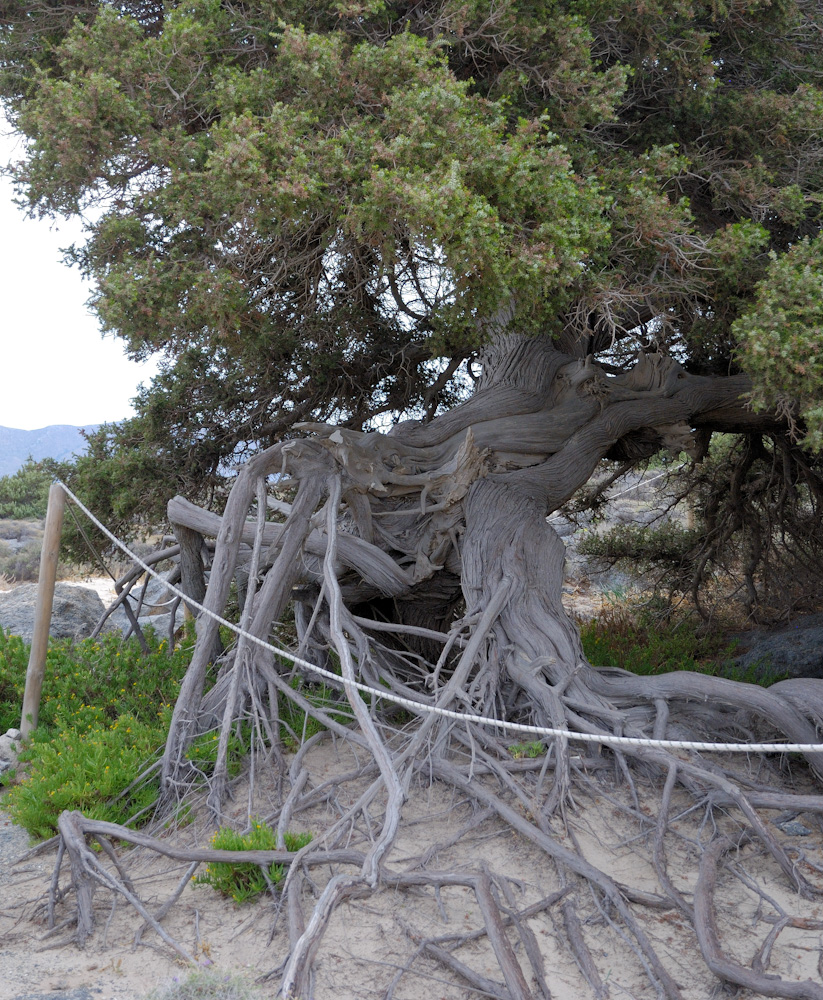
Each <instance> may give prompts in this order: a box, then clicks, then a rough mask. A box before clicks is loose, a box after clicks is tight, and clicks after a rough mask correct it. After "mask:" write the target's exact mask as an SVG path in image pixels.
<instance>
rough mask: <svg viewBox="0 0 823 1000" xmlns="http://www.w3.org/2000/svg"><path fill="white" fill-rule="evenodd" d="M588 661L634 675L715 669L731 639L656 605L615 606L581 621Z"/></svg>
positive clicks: (730, 647) (730, 646)
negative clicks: (592, 617) (710, 631)
mask: <svg viewBox="0 0 823 1000" xmlns="http://www.w3.org/2000/svg"><path fill="white" fill-rule="evenodd" d="M580 637H581V639H582V640H583V651H584V652H585V654H586V658H587V659H588V660H589V662H590V663H593V664H595V665H596V666H601V667H622V668H623V669H624V670H630V671H631V672H632V673H635V674H663V673H668V672H669V671H672V670H694V671H697V672H698V673H707V674H720V673H721V672H722V671H723V666H724V664H727V663H728V661H729V660H730V659H731V658H732V657H733V656H734V643H729V642H727V641H726V640H724V639H723V637H722V636H720V635H717V634H714V635H713V634H710V633H707V632H704V631H703V630H701V629H700V628H699V626H698V624H697V622H696V621H695V619H694V617H692V616H689V615H685V614H683V615H679V616H676V615H674V614H672V612H671V609H669V608H666V607H663V606H660V605H657V606H656V607H655V606H653V605H647V606H645V607H643V606H640V607H631V606H617V607H614V608H609V609H608V610H606V611H604V612H603V613H602V614H601V615H600V616H599V617H597V618H594V619H592V620H591V621H588V622H582V623H581V625H580Z"/></svg>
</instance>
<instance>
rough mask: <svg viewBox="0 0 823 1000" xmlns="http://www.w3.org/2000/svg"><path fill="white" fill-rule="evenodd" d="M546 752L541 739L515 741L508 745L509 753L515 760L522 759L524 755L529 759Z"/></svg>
mask: <svg viewBox="0 0 823 1000" xmlns="http://www.w3.org/2000/svg"><path fill="white" fill-rule="evenodd" d="M545 752H546V746H545V744H544V743H543V742H542V740H533V741H532V742H531V743H515V744H514V745H513V746H510V747H509V753H510V754H511V755H512V757H514V759H515V760H522V758H524V757H529V758H531V759H533V758H535V757H542V756H543V754H544V753H545Z"/></svg>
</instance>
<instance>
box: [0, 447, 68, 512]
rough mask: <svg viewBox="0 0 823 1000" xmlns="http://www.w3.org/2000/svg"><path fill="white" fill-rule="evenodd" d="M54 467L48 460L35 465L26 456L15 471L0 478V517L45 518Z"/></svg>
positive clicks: (55, 467)
mask: <svg viewBox="0 0 823 1000" xmlns="http://www.w3.org/2000/svg"><path fill="white" fill-rule="evenodd" d="M57 465H58V463H57V462H55V461H54V460H53V459H50V458H46V459H43V460H42V461H39V462H35V460H34V459H33V458H32V457H31V456H29V457H28V458H27V459H26V461H25V462H24V463H23V464H22V465H21V466H20V468H19V469H18V470H17V472H14V473H12V474H11V475H10V476H0V518H9V517H11V518H17V519H20V520H29V519H32V518H35V519H36V518H43V517H45V516H46V508H47V507H48V500H49V488H50V487H51V484H52V482H53V481H54V476H55V471H56V469H57Z"/></svg>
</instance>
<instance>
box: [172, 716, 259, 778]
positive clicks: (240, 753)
mask: <svg viewBox="0 0 823 1000" xmlns="http://www.w3.org/2000/svg"><path fill="white" fill-rule="evenodd" d="M251 736H252V732H251V727H250V726H248V725H247V724H246V723H243V724H242V725H241V727H240V731H239V732H238V731H237V729H236V728H235V729H232V731H231V734H230V735H229V742H228V748H227V756H226V771H227V773H228V775H229V777H230V778H233V777H236V775H238V774H239V773H240V768H241V766H242V763H243V760H244V758H245V756H246V754H247V752H248V748H249V741H250V739H251ZM219 745H220V734H219V733H217V732H213V731H210V732H207V733H202V734H201V735H200V736H198V737H196V738H195V739H194V740H193V741H192V743H191V745H190V746H189V748H188V750H187V751H186V760H188V761H191V763H192V764H193V765H194V766H195V767H196V768H197V769H198V770H199V771H201V772H202V773H203V774H210V773H211V772H212V771H213V770H214V765H215V764H216V763H217V751H218V747H219Z"/></svg>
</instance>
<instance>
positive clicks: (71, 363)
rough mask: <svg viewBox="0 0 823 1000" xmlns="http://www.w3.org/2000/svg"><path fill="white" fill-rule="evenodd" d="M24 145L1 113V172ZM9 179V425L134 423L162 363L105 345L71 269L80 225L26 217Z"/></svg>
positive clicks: (0, 354)
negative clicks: (139, 393)
mask: <svg viewBox="0 0 823 1000" xmlns="http://www.w3.org/2000/svg"><path fill="white" fill-rule="evenodd" d="M21 149H22V143H21V142H20V141H19V140H18V139H17V138H16V137H15V136H14V135H13V134H10V130H9V127H8V124H7V123H6V121H5V119H4V118H3V117H2V115H0V167H5V166H6V165H7V164H8V163H9V161H13V160H15V159H20V158H21V155H22V154H21ZM13 198H14V190H13V188H12V185H11V182H10V181H9V179H8V178H7V177H3V176H0V302H2V307H0V426H2V427H17V428H20V429H21V430H36V429H37V428H40V427H47V426H48V425H50V424H75V425H77V426H81V425H85V424H101V423H104V422H106V421H114V420H122V419H123V418H124V417H127V416H130V415H131V413H132V412H133V411H132V407H131V403H130V401H131V399H132V397H133V396H134V395H135V392H136V389H137V386H138V384H139V383H140V382H145V383H146V384H148V382H149V381H150V380H151V376H152V375H153V374H154V372H155V370H156V364H155V363H154V362H153V361H148V362H146V363H144V364H137V363H136V362H133V361H129V359H128V358H127V357H126V356H125V354H124V352H123V347H122V342H121V341H119V340H115V339H113V338H111V337H106V338H103V337H102V336H101V334H100V330H99V327H98V323H97V320H96V319H95V317H94V316H92V315H91V314H90V313H89V312H88V310H87V309H86V305H85V303H86V300H87V299H88V297H89V286H88V285H87V284H85V283H84V282H83V281H82V280H81V278H80V275H79V273H78V271H77V270H76V269H75V268H70V267H67V266H66V265H65V264H63V263H62V254H61V252H60V248H61V247H67V246H70V245H71V244H72V243H74V242H75V241H77V240H79V239H80V237H81V234H82V230H81V227H80V225H79V223H78V222H76V221H74V220H72V221H70V222H63V221H59V222H57V223H52V222H49V221H48V220H42V221H41V220H37V219H27V218H26V216H25V215H24V213H23V212H22V211H21V210H20V209H19V208H17V207H16V206H15V205H14V204H13V201H12V199H13Z"/></svg>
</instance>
